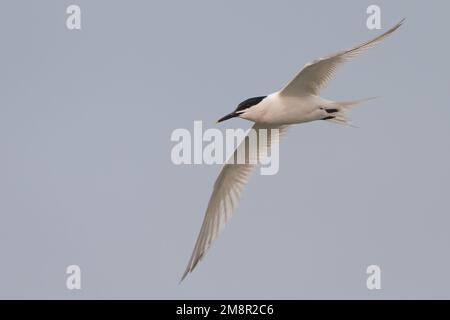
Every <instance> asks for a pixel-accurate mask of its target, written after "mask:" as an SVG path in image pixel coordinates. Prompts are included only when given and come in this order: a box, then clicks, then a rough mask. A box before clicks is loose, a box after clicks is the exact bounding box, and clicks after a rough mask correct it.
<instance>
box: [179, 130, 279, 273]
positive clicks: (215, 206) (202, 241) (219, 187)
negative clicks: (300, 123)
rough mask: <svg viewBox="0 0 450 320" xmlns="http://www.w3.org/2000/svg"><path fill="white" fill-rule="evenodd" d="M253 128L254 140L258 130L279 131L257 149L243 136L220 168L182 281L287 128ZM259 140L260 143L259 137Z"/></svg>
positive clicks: (227, 218)
mask: <svg viewBox="0 0 450 320" xmlns="http://www.w3.org/2000/svg"><path fill="white" fill-rule="evenodd" d="M252 129H254V130H255V132H256V136H257V137H259V132H260V130H261V129H278V130H270V131H269V130H268V131H267V144H263V143H259V142H258V148H249V147H248V142H247V141H248V140H249V135H248V134H249V132H247V135H246V137H245V138H244V139H243V140H242V141H241V143H240V144H239V146H238V147H237V148H236V150H235V151H234V153H233V155H232V156H231V157H230V158H229V160H228V161H227V162H226V163H225V164H224V166H223V167H222V170H221V172H220V174H219V176H218V177H217V180H216V182H215V183H214V188H213V192H212V195H211V198H210V200H209V203H208V207H207V209H206V214H205V217H204V219H203V224H202V227H201V229H200V234H199V236H198V238H197V242H196V244H195V247H194V251H193V252H192V256H191V259H190V260H189V263H188V266H187V268H186V271H185V272H184V274H183V277H182V279H181V281H183V279H184V278H185V277H186V276H187V275H188V274H189V273H190V272H192V270H194V268H195V266H196V265H197V263H198V262H199V261H200V260H201V259H202V258H203V256H204V255H205V253H206V252H207V250H208V249H209V247H210V246H211V244H212V243H213V242H214V240H215V239H216V238H217V237H218V235H219V233H220V231H221V230H222V229H223V227H224V226H225V224H226V223H227V222H228V220H229V219H230V217H231V216H232V214H233V212H234V209H235V207H236V204H237V202H238V200H239V198H240V195H241V192H242V189H243V187H244V185H245V184H246V183H247V181H248V179H249V177H250V174H251V173H252V172H253V170H254V169H255V167H256V166H257V165H258V163H259V162H260V159H261V158H260V156H263V155H267V154H268V153H267V151H269V152H270V150H271V149H270V148H271V147H272V146H273V145H274V144H275V143H279V138H280V137H281V136H282V135H284V134H285V132H286V131H287V126H265V125H262V124H255V125H254V126H253V127H252ZM249 131H250V130H249ZM244 141H245V142H244ZM258 141H260V140H259V138H258ZM261 144H262V145H261ZM246 145H247V147H246ZM238 152H245V153H242V154H245V155H246V156H245V162H244V163H242V164H240V163H236V164H235V163H234V162H235V161H234V159H235V157H236V155H237V154H238Z"/></svg>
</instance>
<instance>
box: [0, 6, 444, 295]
mask: <svg viewBox="0 0 450 320" xmlns="http://www.w3.org/2000/svg"><path fill="white" fill-rule="evenodd" d="M73 3H75V4H78V5H79V6H80V7H81V10H82V30H79V31H69V30H68V29H67V28H66V25H65V20H66V17H67V15H66V14H65V11H66V7H67V6H68V5H70V4H73ZM342 3H343V2H337V1H261V0H253V1H237V0H233V1H207V0H203V1H199V0H192V1H137V0H136V1H106V0H101V1H100V0H97V1H87V0H77V1H50V0H45V1H44V0H42V1H7V2H5V3H3V4H2V11H1V19H0V39H1V42H2V43H1V46H2V50H1V52H0V68H1V70H2V72H1V73H0V87H1V88H2V90H1V94H0V150H1V157H0V214H1V223H0V252H1V260H0V297H1V298H63V299H71V298H370V299H379V298H450V276H449V273H448V270H450V254H449V253H448V252H449V250H448V248H449V244H450V233H449V231H448V228H449V225H450V210H449V209H450V205H449V202H448V198H447V196H448V191H449V190H450V180H449V178H450V167H449V163H450V145H449V142H448V137H449V136H450V125H449V119H450V110H449V109H450V107H449V90H448V83H449V82H448V74H449V71H450V70H449V63H448V59H447V58H446V57H448V56H450V52H449V51H450V50H449V49H450V46H449V45H448V41H444V39H446V38H447V34H446V31H447V30H448V22H447V15H448V12H449V9H450V6H449V5H448V3H447V2H444V1H433V2H432V4H431V3H425V2H423V1H422V2H419V1H395V2H394V1H377V2H376V3H377V4H378V5H379V6H381V9H382V27H383V30H386V29H387V28H389V27H391V26H393V25H394V24H395V23H397V22H398V21H399V20H400V19H401V18H403V17H406V18H407V21H406V23H405V25H404V26H403V27H402V28H401V29H400V30H399V32H397V33H396V34H395V35H394V36H393V37H391V38H389V39H388V40H387V41H386V42H384V43H383V44H381V45H380V46H378V47H377V48H375V49H373V50H371V51H369V52H368V53H367V54H365V55H363V56H361V57H359V58H358V59H356V60H354V61H352V62H351V63H349V64H347V65H346V66H345V67H344V68H343V69H342V70H341V72H340V73H339V74H338V76H337V78H336V79H335V81H333V82H332V83H331V85H330V86H329V87H328V88H327V89H326V90H325V91H324V92H323V96H324V97H326V98H329V99H334V100H343V99H344V100H345V99H358V98H363V97H370V96H381V97H382V98H381V99H379V100H376V101H373V102H370V103H368V104H366V105H365V106H364V107H361V108H359V109H357V110H355V111H354V112H352V115H351V117H352V119H353V122H354V123H355V124H356V125H358V127H359V128H357V129H355V128H346V127H342V126H338V125H334V124H330V123H312V124H306V125H300V126H297V127H294V128H293V129H292V130H291V131H290V132H289V135H288V137H287V139H285V140H284V141H283V143H282V145H281V148H280V152H281V159H280V161H281V163H280V172H279V173H278V174H277V175H275V176H260V175H258V174H256V175H254V176H253V177H252V179H251V181H250V183H249V184H248V186H247V188H246V190H245V192H244V195H243V198H242V200H241V202H240V205H239V206H238V209H237V211H236V214H235V216H234V217H233V219H232V220H231V223H230V224H229V225H228V226H227V228H226V229H225V231H224V232H223V234H222V235H221V237H220V238H219V240H218V241H217V242H216V243H215V244H214V246H213V248H212V250H211V251H210V252H209V254H208V255H207V256H206V258H205V259H204V260H203V261H202V262H201V263H200V265H199V266H198V268H197V269H196V270H195V271H194V273H193V274H191V275H190V276H189V277H188V278H187V279H186V281H185V282H184V283H183V284H182V285H178V281H179V279H180V277H181V275H182V272H183V271H184V268H185V266H186V263H187V262H188V259H189V256H190V254H191V250H192V248H193V245H194V242H195V238H196V236H197V233H198V230H199V228H200V225H201V222H202V219H203V215H204V210H205V208H206V204H207V201H208V199H209V196H210V192H211V188H212V184H213V182H214V180H215V178H216V175H217V173H218V171H219V169H220V167H219V166H217V165H216V166H206V165H198V166H175V165H173V164H172V162H171V160H170V151H171V148H172V147H173V145H174V143H172V142H171V141H170V135H171V133H172V131H173V130H174V129H176V128H188V129H192V127H193V121H194V120H202V121H204V126H205V127H206V128H207V127H214V126H215V124H214V122H215V120H217V119H218V118H219V117H221V116H223V115H225V114H226V113H228V112H230V111H231V110H233V109H234V108H235V106H236V105H237V104H238V103H239V102H241V101H242V100H244V99H246V98H248V97H253V96H259V95H265V94H268V93H271V92H273V91H276V90H278V89H280V88H281V87H282V86H283V85H284V84H285V83H286V82H287V81H289V80H290V79H291V78H292V76H293V75H294V74H295V73H297V72H298V71H299V69H300V68H301V67H302V66H303V65H304V64H305V63H306V62H308V61H310V60H312V59H315V58H318V57H321V56H324V55H327V54H330V53H333V52H335V51H338V50H341V49H344V48H347V47H349V46H352V45H354V44H357V43H360V42H362V41H365V40H368V39H370V38H372V37H374V36H375V35H377V34H379V33H380V32H381V31H376V30H375V31H370V30H368V29H367V28H366V26H365V21H366V18H367V14H366V8H367V6H368V5H370V4H373V1H360V0H358V1H356V0H354V1H346V2H345V5H343V4H342ZM241 127H242V128H247V127H249V123H248V122H245V121H244V120H239V119H235V120H231V121H229V122H227V123H225V124H223V125H221V126H220V128H222V129H225V128H241ZM71 264H77V265H79V266H80V267H81V269H82V289H81V290H80V291H76V290H75V291H69V290H67V289H66V286H65V281H66V276H67V275H66V274H65V269H66V267H67V266H68V265H71ZM371 264H377V265H379V266H380V267H381V270H382V289H381V290H379V291H369V290H368V289H367V288H366V277H367V275H366V273H365V271H366V267H367V266H369V265H371Z"/></svg>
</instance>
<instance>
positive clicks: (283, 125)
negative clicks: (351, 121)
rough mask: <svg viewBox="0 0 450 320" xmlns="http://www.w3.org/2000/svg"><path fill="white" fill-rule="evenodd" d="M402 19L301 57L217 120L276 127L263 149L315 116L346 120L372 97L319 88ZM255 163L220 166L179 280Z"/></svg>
mask: <svg viewBox="0 0 450 320" xmlns="http://www.w3.org/2000/svg"><path fill="white" fill-rule="evenodd" d="M404 20H405V19H403V20H401V21H400V22H399V23H398V24H397V25H395V26H394V27H393V28H391V29H389V30H388V31H386V32H385V33H383V34H381V35H380V36H378V37H376V38H374V39H372V40H370V41H367V42H365V43H363V44H360V45H358V46H356V47H353V48H351V49H348V50H343V51H340V52H338V53H336V54H333V55H330V56H327V57H324V58H320V59H317V60H314V61H312V62H310V63H307V64H306V65H305V66H304V67H303V69H302V70H301V71H300V72H299V73H298V74H297V75H296V76H295V77H294V79H293V80H291V81H290V82H289V83H288V84H287V85H286V86H285V87H284V88H283V89H281V90H280V91H277V92H275V93H272V94H270V95H268V96H260V97H255V98H250V99H247V100H245V101H243V102H241V103H240V104H239V105H238V107H237V108H236V110H234V111H233V112H231V113H230V114H228V115H226V116H224V117H223V118H221V119H219V120H218V121H217V122H218V123H219V122H222V121H225V120H228V119H231V118H235V117H239V118H242V119H246V120H249V121H252V122H254V125H253V127H252V129H254V130H255V131H256V132H258V131H259V130H261V129H265V130H268V129H277V130H274V131H275V134H270V136H268V138H267V146H265V147H264V148H267V149H270V148H271V147H272V146H273V145H274V144H275V143H278V142H279V138H280V137H281V136H283V135H284V134H285V133H286V130H287V128H288V127H289V126H290V125H293V124H298V123H305V122H311V121H316V120H326V121H330V122H335V123H339V124H344V125H346V124H348V121H347V117H346V112H347V111H348V110H349V109H351V108H352V107H355V106H358V105H360V104H361V103H363V102H365V101H368V100H370V99H372V98H369V99H362V100H353V101H341V102H337V101H330V100H327V99H324V98H322V97H320V95H319V94H320V91H321V89H323V88H324V87H325V86H326V85H327V83H328V82H329V81H330V80H331V79H332V78H333V77H334V75H335V73H336V71H337V69H338V67H339V66H340V65H342V64H343V63H344V62H346V61H348V60H350V59H351V58H354V57H356V56H357V55H359V54H361V53H363V52H365V51H366V50H367V49H369V48H372V47H373V46H375V45H376V44H378V43H380V42H381V41H383V40H384V39H385V38H387V37H388V36H389V35H391V34H392V33H394V32H395V31H396V30H397V29H398V28H400V26H401V25H402V24H403V22H404ZM247 138H248V136H247V137H246V139H247ZM244 141H245V139H244V140H243V141H241V143H240V144H239V145H238V147H237V148H236V150H235V151H234V154H233V155H232V156H231V157H230V159H234V157H235V156H236V154H237V152H238V151H239V150H240V149H241V148H245V142H244ZM264 148H261V147H260V149H258V150H257V151H255V150H253V151H250V152H253V153H255V152H256V153H257V154H250V155H246V156H248V158H247V159H249V158H250V157H258V156H259V155H260V154H263V152H264V150H261V149H264ZM257 165H258V163H256V164H255V163H253V162H244V163H243V164H235V163H232V161H227V162H226V163H225V164H224V166H223V167H222V170H221V171H220V174H219V176H218V177H217V180H216V182H215V184H214V187H213V192H212V195H211V198H210V200H209V203H208V206H207V209H206V213H205V217H204V219H203V224H202V226H201V229H200V233H199V235H198V238H197V242H196V243H195V247H194V251H193V252H192V255H191V258H190V260H189V263H188V265H187V268H186V271H185V272H184V274H183V276H182V278H181V281H183V280H184V279H185V278H186V276H187V275H188V274H189V273H190V272H192V271H193V270H194V268H195V267H196V266H197V264H198V262H199V261H200V260H201V259H202V258H203V257H204V256H205V254H206V252H207V251H208V249H209V248H210V246H211V244H212V243H213V242H214V240H216V239H217V237H218V235H219V233H220V232H221V231H222V229H223V227H224V226H225V224H226V223H227V222H228V220H229V219H230V217H231V216H232V214H233V212H234V210H235V207H236V204H237V202H238V200H239V198H240V195H241V192H242V189H243V187H244V185H245V184H246V183H247V181H248V179H249V177H250V174H251V173H252V171H253V170H254V169H255V167H256V166H257ZM181 281H180V282H181Z"/></svg>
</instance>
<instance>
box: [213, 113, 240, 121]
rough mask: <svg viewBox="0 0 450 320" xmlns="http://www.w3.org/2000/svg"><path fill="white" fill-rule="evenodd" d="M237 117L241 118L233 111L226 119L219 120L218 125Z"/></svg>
mask: <svg viewBox="0 0 450 320" xmlns="http://www.w3.org/2000/svg"><path fill="white" fill-rule="evenodd" d="M236 117H239V114H238V113H236V112H234V111H233V112H232V113H230V114H227V115H226V116H225V117H223V118H220V119H219V120H217V123H219V122H222V121H225V120H228V119H231V118H236Z"/></svg>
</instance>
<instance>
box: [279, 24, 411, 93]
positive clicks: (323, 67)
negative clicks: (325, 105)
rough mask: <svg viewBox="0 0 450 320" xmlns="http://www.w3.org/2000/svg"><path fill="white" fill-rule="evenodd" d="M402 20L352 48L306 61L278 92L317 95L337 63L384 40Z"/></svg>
mask: <svg viewBox="0 0 450 320" xmlns="http://www.w3.org/2000/svg"><path fill="white" fill-rule="evenodd" d="M404 20H405V19H403V20H401V21H400V22H399V23H398V24H397V25H396V26H395V27H393V28H392V29H390V30H388V31H386V32H385V33H383V34H382V35H380V36H378V37H376V38H375V39H373V40H370V41H368V42H365V43H363V44H361V45H359V46H356V47H354V48H352V49H349V50H344V51H341V52H338V53H336V54H334V55H331V56H328V57H324V58H320V59H318V60H315V61H313V62H310V63H307V64H306V65H305V66H304V67H303V69H302V70H301V71H300V72H299V73H298V74H297V76H296V77H295V78H294V79H293V80H292V81H291V82H289V83H288V85H287V86H286V87H284V88H283V89H282V90H281V91H280V94H282V95H285V96H302V95H318V93H319V91H320V90H321V89H322V88H323V87H325V86H326V84H327V83H328V81H329V80H331V78H333V76H334V75H335V73H336V70H337V68H338V67H339V65H341V64H342V63H344V62H346V61H347V60H349V59H351V58H353V57H355V56H357V55H359V54H360V53H363V52H364V51H366V50H367V49H369V48H372V47H373V46H375V45H376V44H378V43H379V42H381V41H382V40H384V39H385V38H386V37H388V36H389V35H391V34H392V33H393V32H394V31H395V30H397V29H398V28H400V26H401V25H402V24H403V21H404Z"/></svg>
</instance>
